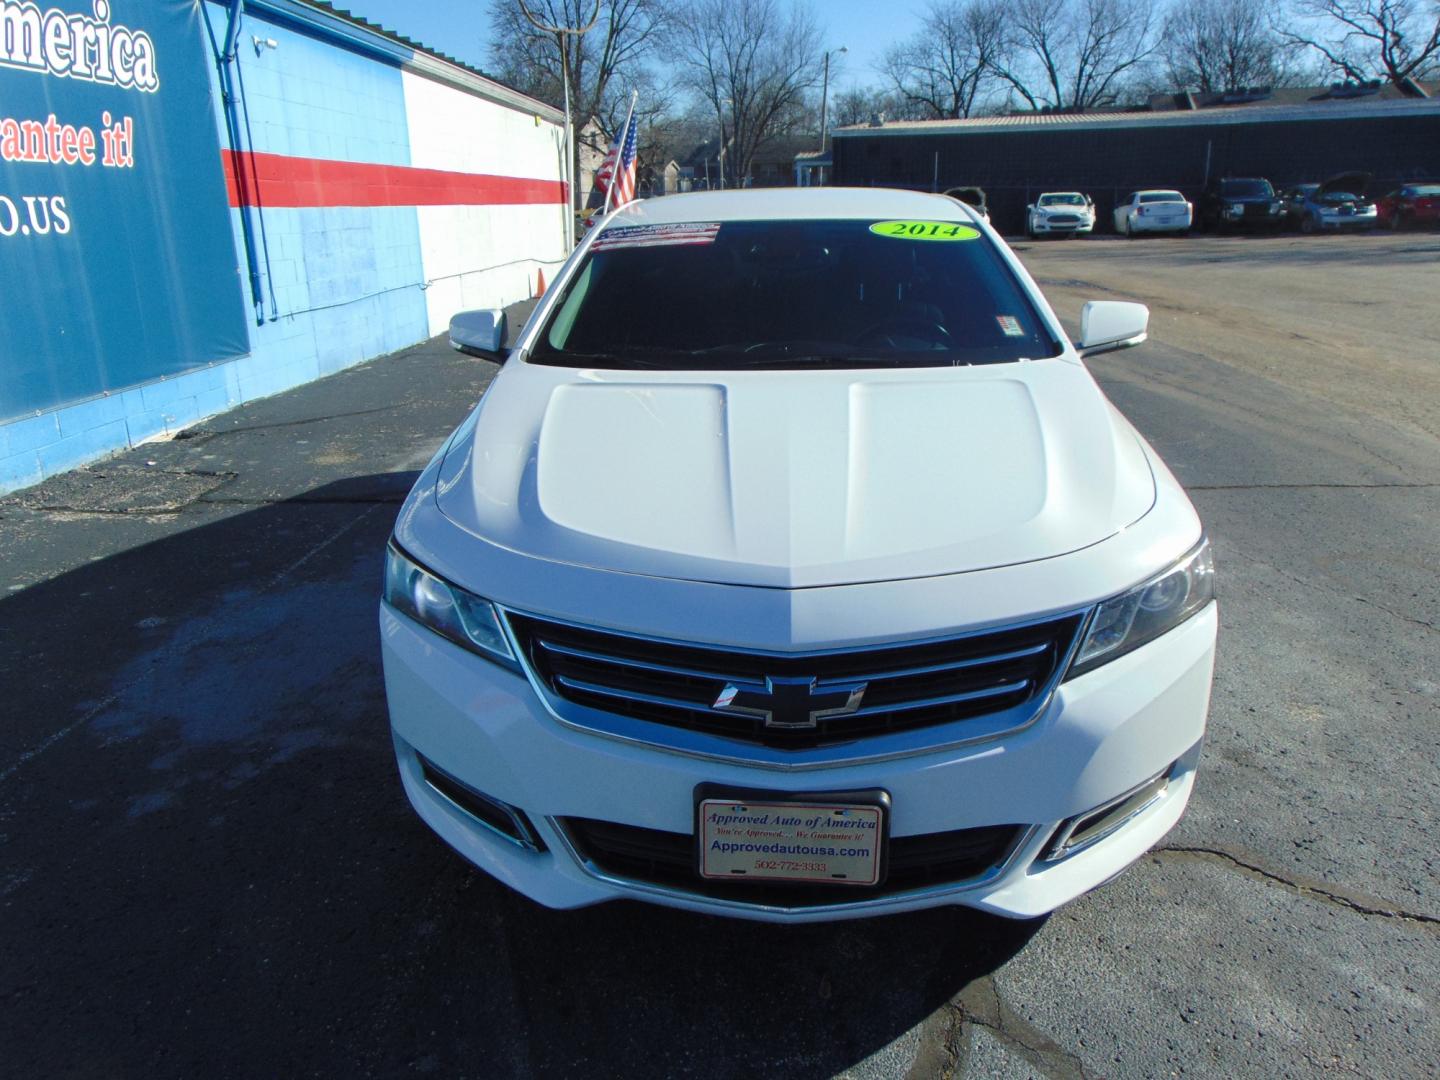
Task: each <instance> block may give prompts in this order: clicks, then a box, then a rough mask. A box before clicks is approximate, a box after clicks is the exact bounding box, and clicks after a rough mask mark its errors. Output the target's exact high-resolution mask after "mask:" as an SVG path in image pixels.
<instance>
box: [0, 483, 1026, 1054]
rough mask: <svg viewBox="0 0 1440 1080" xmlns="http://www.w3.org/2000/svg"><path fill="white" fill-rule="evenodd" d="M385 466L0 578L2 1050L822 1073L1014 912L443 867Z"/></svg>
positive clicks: (1004, 930)
mask: <svg viewBox="0 0 1440 1080" xmlns="http://www.w3.org/2000/svg"><path fill="white" fill-rule="evenodd" d="M413 479H414V474H413V473H412V474H390V475H385V476H375V477H357V478H354V479H352V480H348V481H344V482H342V483H337V484H332V485H328V486H325V487H321V488H318V489H315V490H313V491H310V492H308V493H307V494H305V495H304V496H301V497H299V498H293V499H287V500H284V501H280V502H276V503H272V504H266V505H262V506H258V507H254V508H244V509H237V508H235V507H229V508H226V509H225V510H224V512H223V513H221V512H220V511H219V510H212V511H207V512H206V513H207V515H208V516H206V517H204V523H203V524H199V525H196V526H195V527H191V528H186V529H184V530H183V531H178V532H177V531H174V530H173V529H172V530H170V531H169V533H168V535H162V536H161V537H160V538H159V539H154V540H152V541H151V542H148V543H143V544H141V545H139V546H135V547H132V548H130V549H129V550H126V551H123V552H121V553H119V554H116V555H113V556H111V557H109V558H105V559H103V560H101V561H98V562H93V563H90V564H88V565H83V566H82V567H81V568H80V569H77V570H73V571H71V572H69V573H65V574H63V575H61V576H59V577H56V578H54V579H52V580H49V581H47V582H44V583H42V584H38V585H34V586H32V587H30V588H28V589H25V590H23V591H20V592H17V593H15V594H13V595H10V596H8V597H6V598H5V599H3V600H0V672H3V681H4V685H5V691H4V700H5V705H6V710H7V712H11V714H12V715H13V716H14V717H15V721H14V723H13V725H12V724H7V725H6V727H7V728H9V729H10V730H9V731H8V732H7V737H6V746H7V747H10V746H12V745H13V747H14V749H13V750H10V749H7V750H6V751H5V754H4V759H3V761H0V815H3V817H0V834H3V835H0V851H3V853H4V854H3V871H0V911H3V919H0V956H4V957H5V962H4V963H3V965H0V999H3V1001H4V1003H5V1004H4V1008H3V1019H0V1046H3V1047H5V1050H4V1052H3V1053H4V1057H5V1059H6V1069H5V1071H6V1072H9V1073H11V1074H12V1075H17V1076H27V1075H45V1076H72V1075H73V1076H89V1075H104V1076H146V1077H150V1076H169V1075H188V1076H221V1075H247V1076H256V1075H271V1076H279V1075H288V1076H299V1075H309V1074H320V1075H328V1074H333V1073H337V1072H340V1071H341V1070H342V1069H343V1070H345V1071H346V1072H352V1073H357V1074H360V1073H363V1074H380V1075H391V1074H395V1073H397V1072H401V1071H412V1070H413V1071H417V1072H425V1073H435V1074H437V1075H444V1076H461V1075H472V1076H485V1077H500V1076H528V1075H537V1074H543V1075H576V1074H581V1073H596V1074H600V1075H625V1076H673V1075H680V1074H685V1075H697V1076H730V1075H755V1074H767V1075H786V1076H803V1077H811V1076H813V1077H824V1076H830V1075H833V1074H834V1073H836V1072H839V1071H841V1070H843V1069H845V1068H847V1067H849V1066H852V1065H854V1064H855V1063H857V1062H859V1061H861V1060H863V1059H864V1058H866V1057H867V1056H869V1055H871V1054H873V1053H875V1052H876V1051H878V1050H880V1049H881V1048H883V1047H885V1046H886V1045H887V1044H889V1043H891V1042H892V1041H893V1040H896V1039H897V1038H900V1037H901V1036H905V1035H906V1033H907V1032H910V1031H911V1029H912V1028H914V1027H915V1025H917V1024H919V1023H920V1022H921V1021H922V1020H924V1019H925V1018H926V1017H927V1016H929V1015H930V1014H931V1013H932V1012H934V1011H935V1010H936V1009H937V1008H939V1007H940V1006H941V1005H943V1004H944V1003H945V1002H946V1001H947V1000H949V999H950V998H952V997H953V996H954V995H955V994H957V993H958V992H959V991H960V990H961V989H962V988H964V987H965V985H966V984H967V983H968V982H970V981H971V980H973V979H975V978H976V977H978V976H981V975H983V974H985V973H987V972H989V971H991V970H993V969H994V968H995V967H997V966H999V965H1000V964H1002V963H1004V962H1005V961H1006V960H1007V959H1008V958H1009V957H1011V956H1012V955H1014V954H1015V952H1017V951H1018V950H1019V949H1020V948H1022V947H1023V946H1024V944H1025V943H1026V941H1028V940H1029V937H1030V936H1031V935H1032V934H1033V933H1034V932H1035V929H1036V928H1037V926H1038V924H1011V923H1005V922H1003V921H1001V920H995V919H991V918H988V917H984V916H980V915H977V914H974V913H969V912H964V911H961V910H959V909H955V910H942V911H932V912H928V913H924V914H919V915H912V916H894V917H890V918H885V919H876V920H869V921H863V922H852V923H845V924H829V925H821V926H809V927H774V926H766V925H759V924H751V923H740V922H732V921H722V920H718V919H712V918H706V917H700V916H693V915H689V914H684V913H678V912H672V911H667V910H663V909H659V908H653V907H647V906H643V905H639V904H628V903H625V904H610V905H605V906H602V907H598V908H592V909H588V910H584V911H578V912H570V913H559V912H550V911H547V910H545V909H543V908H540V907H538V906H536V905H534V904H531V903H530V902H528V901H526V900H524V899H523V898H521V897H519V896H517V895H515V894H512V893H510V892H508V891H507V890H506V889H505V888H504V887H502V886H500V885H498V884H497V883H495V882H493V881H492V880H490V879H489V878H488V877H486V876H485V875H483V874H481V873H479V872H478V871H475V870H473V869H471V868H470V867H469V866H468V864H466V863H464V862H463V861H462V860H461V859H460V858H459V857H458V856H456V855H454V854H453V853H452V852H451V851H450V850H449V849H448V848H446V847H445V846H444V845H443V844H442V843H441V842H440V841H439V840H438V839H436V838H435V837H434V836H432V835H431V834H430V833H429V831H428V830H427V829H426V828H425V827H424V826H422V825H421V823H420V822H419V820H418V819H417V818H416V817H415V816H414V815H413V813H412V812H411V811H410V809H409V807H408V805H407V804H406V802H405V799H404V796H403V794H402V792H401V788H400V784H399V781H398V779H397V777H396V775H395V771H394V765H393V761H392V756H391V749H390V743H389V735H388V727H387V719H386V713H385V705H384V698H383V690H382V686H381V679H380V670H379V656H378V635H377V629H376V618H375V614H376V613H375V604H376V597H377V590H378V586H379V571H380V557H381V551H382V547H383V544H384V541H385V537H386V535H387V533H388V530H389V528H390V525H391V522H392V520H393V516H394V513H395V511H396V509H397V505H398V502H399V500H400V498H401V497H402V496H403V493H404V491H405V490H406V489H407V488H408V486H409V484H410V483H411V482H413ZM183 520H184V519H183V516H182V519H181V522H182V523H183ZM97 527H102V526H97ZM917 1037H918V1036H916V1035H914V1034H912V1035H910V1036H909V1038H910V1039H911V1040H912V1041H913V1039H915V1038H917ZM908 1056H913V1050H912V1051H911V1054H910V1055H907V1058H908Z"/></svg>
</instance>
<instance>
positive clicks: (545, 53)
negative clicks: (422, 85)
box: [490, 0, 666, 138]
mask: <svg viewBox="0 0 1440 1080" xmlns="http://www.w3.org/2000/svg"><path fill="white" fill-rule="evenodd" d="M527 5H528V7H529V8H530V10H531V11H532V12H534V13H535V15H536V16H537V17H538V18H539V19H540V20H541V21H542V22H546V23H549V24H551V25H552V26H578V25H583V24H584V23H585V22H586V21H588V20H589V18H590V15H591V12H593V11H594V10H595V0H527ZM665 10H666V8H665V5H664V4H663V3H661V2H660V0H602V3H601V8H600V17H599V19H598V21H597V22H596V24H595V28H594V29H593V30H591V31H590V32H589V33H588V34H584V35H583V36H582V35H573V34H547V33H544V32H543V31H541V30H538V29H537V28H536V27H535V26H534V25H533V24H532V23H531V22H530V20H529V19H527V18H526V17H525V14H524V12H523V11H522V10H521V7H520V3H519V0H491V4H490V20H491V27H492V30H491V35H490V62H491V66H492V67H493V69H494V71H495V74H496V75H497V76H498V77H499V78H501V79H502V80H504V81H505V82H508V83H510V84H511V85H512V86H514V87H516V88H517V89H519V90H522V91H524V92H525V93H527V94H530V95H531V96H532V97H537V98H539V99H540V100H542V101H548V102H550V103H551V104H553V105H556V106H558V105H559V104H560V101H561V99H562V98H563V96H564V94H563V83H562V81H561V80H562V77H563V76H562V74H561V72H562V70H564V71H566V72H568V74H569V78H570V101H571V108H572V110H573V112H574V114H575V127H576V128H577V130H578V129H583V128H584V127H585V125H586V124H587V123H588V122H589V121H590V120H592V119H594V120H597V121H599V122H600V124H601V126H602V127H604V129H605V130H604V132H603V134H604V136H605V137H606V138H609V137H613V135H614V127H613V126H612V124H613V123H616V121H614V115H615V107H614V103H615V101H616V100H623V101H624V102H625V103H627V104H628V102H629V97H630V88H631V87H633V86H635V85H637V84H638V83H639V82H641V81H643V79H644V74H643V68H644V66H645V64H646V62H647V61H648V60H649V59H650V57H651V56H652V55H653V50H654V47H655V45H656V43H657V41H658V40H659V34H660V30H661V28H662V26H663V23H664V12H665ZM562 56H564V58H565V62H564V63H563V64H562V62H561V58H562ZM647 107H650V106H648V105H647ZM624 118H625V113H624V110H623V109H621V110H620V121H619V122H623V120H624Z"/></svg>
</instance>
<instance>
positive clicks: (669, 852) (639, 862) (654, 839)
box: [560, 818, 1024, 907]
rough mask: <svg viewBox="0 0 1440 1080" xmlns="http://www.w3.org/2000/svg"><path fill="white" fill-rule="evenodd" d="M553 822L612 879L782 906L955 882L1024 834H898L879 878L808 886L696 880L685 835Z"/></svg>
mask: <svg viewBox="0 0 1440 1080" xmlns="http://www.w3.org/2000/svg"><path fill="white" fill-rule="evenodd" d="M560 823H561V825H562V826H563V827H564V828H565V832H566V834H567V835H568V836H569V837H570V840H571V842H572V843H573V844H574V845H575V848H576V850H577V851H578V852H579V853H580V855H581V856H582V857H583V858H585V859H586V860H588V861H589V862H590V863H592V864H593V865H594V866H595V867H596V868H597V869H599V870H601V871H602V872H604V873H606V874H609V875H610V876H612V877H618V878H624V879H626V880H629V881H642V882H646V883H648V884H651V885H661V886H664V887H666V888H670V889H675V890H678V891H681V892H686V893H691V894H693V895H696V896H706V897H710V898H712V899H717V900H733V901H736V902H739V903H750V904H772V905H780V906H784V907H820V906H823V905H826V904H848V903H854V902H856V901H864V900H868V899H874V898H876V897H880V896H890V895H893V894H895V893H901V892H908V891H910V890H912V889H923V888H926V887H927V886H936V885H956V884H962V883H964V882H966V881H968V880H970V879H972V878H975V877H978V876H980V875H981V874H983V873H985V871H987V870H989V869H990V868H991V867H994V866H997V865H999V864H1000V863H1002V862H1003V861H1004V860H1005V858H1006V856H1007V855H1009V853H1010V851H1011V850H1012V849H1013V848H1014V845H1015V843H1016V842H1017V841H1018V840H1019V838H1020V836H1021V835H1022V834H1023V833H1024V827H1023V826H1020V825H986V826H982V827H980V828H975V829H957V830H956V831H954V832H943V833H925V834H922V835H920V836H897V837H894V838H892V839H891V840H890V843H889V847H888V850H887V852H886V856H887V869H886V874H885V880H884V881H882V882H881V883H880V884H879V885H874V886H859V885H810V884H805V883H792V882H785V881H770V882H764V883H760V882H732V881H724V880H715V879H711V878H702V877H701V876H700V874H699V872H698V871H697V870H696V869H695V838H694V836H692V835H691V834H690V833H672V832H662V831H660V830H659V829H645V828H641V827H639V826H636V825H617V824H615V823H614V822H610V821H594V820H592V819H589V818H561V819H560Z"/></svg>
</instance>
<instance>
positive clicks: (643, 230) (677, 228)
mask: <svg viewBox="0 0 1440 1080" xmlns="http://www.w3.org/2000/svg"><path fill="white" fill-rule="evenodd" d="M719 232H720V223H719V222H718V221H710V222H696V221H689V222H684V223H682V224H678V225H627V226H625V227H624V228H620V229H606V230H605V231H604V232H602V233H601V234H600V235H599V236H597V237H596V238H595V242H594V243H593V244H591V245H590V250H591V251H613V250H615V249H616V248H636V247H681V246H684V245H690V244H713V243H714V242H715V237H716V235H717V234H718V233H719Z"/></svg>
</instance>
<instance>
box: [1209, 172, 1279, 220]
mask: <svg viewBox="0 0 1440 1080" xmlns="http://www.w3.org/2000/svg"><path fill="white" fill-rule="evenodd" d="M1196 209H1197V211H1198V216H1199V218H1200V227H1201V228H1202V229H1207V230H1208V229H1213V230H1216V231H1219V230H1222V229H1227V228H1242V229H1270V230H1274V229H1278V228H1280V226H1281V224H1282V223H1283V222H1284V220H1285V215H1284V210H1285V205H1284V203H1282V202H1281V201H1280V197H1279V196H1278V195H1276V194H1275V189H1274V188H1272V187H1271V186H1270V181H1269V180H1262V179H1260V178H1258V177H1228V176H1227V177H1225V178H1224V179H1223V180H1212V181H1210V183H1209V184H1208V185H1206V188H1205V191H1204V192H1203V193H1202V194H1201V196H1200V199H1199V206H1198V207H1197V208H1196Z"/></svg>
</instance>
